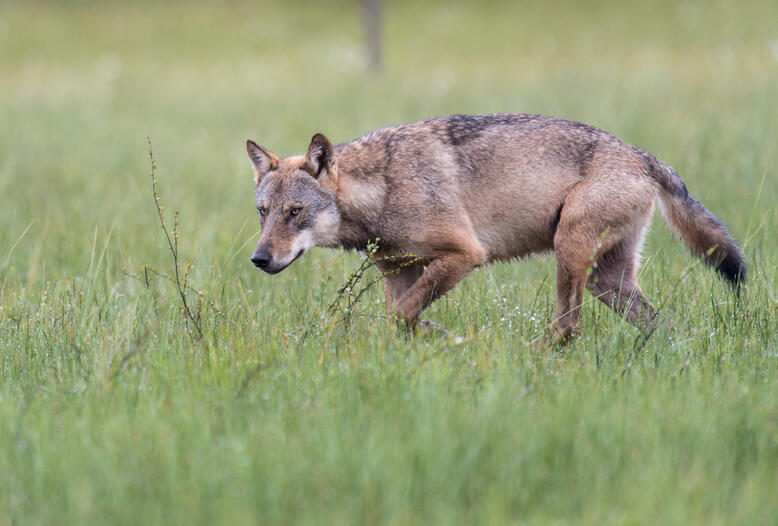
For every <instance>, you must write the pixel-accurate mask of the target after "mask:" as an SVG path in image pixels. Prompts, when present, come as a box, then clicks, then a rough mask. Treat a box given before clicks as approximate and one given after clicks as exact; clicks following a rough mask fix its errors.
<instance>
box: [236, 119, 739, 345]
mask: <svg viewBox="0 0 778 526" xmlns="http://www.w3.org/2000/svg"><path fill="white" fill-rule="evenodd" d="M246 146H247V150H248V156H249V159H250V161H251V165H252V167H253V171H254V182H255V185H256V186H255V194H256V202H257V211H258V214H259V220H260V223H261V229H262V233H261V236H260V239H259V244H258V246H257V249H256V251H255V252H254V254H253V256H252V257H251V261H252V262H253V263H254V265H256V266H257V267H259V268H260V269H262V270H263V271H265V272H267V273H269V274H276V273H278V272H281V271H282V270H283V269H285V268H286V267H288V266H289V265H290V264H291V263H292V262H293V261H295V260H296V259H297V258H299V257H300V256H302V255H303V254H305V252H307V251H308V250H309V249H310V248H312V247H315V246H319V247H328V248H336V247H343V248H345V249H356V250H365V249H366V247H367V245H368V243H370V242H372V241H374V240H377V239H378V240H380V241H379V247H380V248H379V249H378V253H377V254H375V256H374V257H376V261H377V266H378V267H379V269H380V270H381V272H382V273H384V274H385V284H384V285H385V294H386V303H387V308H388V311H389V312H390V313H392V314H393V315H396V316H398V317H399V318H401V319H402V320H404V321H405V322H406V323H407V324H408V325H409V326H410V327H415V326H416V323H417V322H418V320H419V316H420V314H421V312H422V311H423V310H424V309H425V308H426V307H428V306H429V305H430V303H432V302H433V301H435V300H436V299H438V298H440V297H441V296H443V295H444V294H446V293H447V292H448V291H449V290H451V289H452V288H453V287H454V286H455V285H456V284H457V283H459V282H460V281H461V280H462V279H463V278H464V277H465V276H467V275H468V274H469V273H470V272H471V271H473V270H474V269H476V268H478V267H480V266H482V265H486V264H488V263H491V262H494V261H510V260H515V259H518V258H523V257H525V256H528V255H530V254H534V253H539V252H547V251H553V252H554V253H555V255H556V263H557V275H556V288H557V304H556V309H555V313H554V319H553V322H552V324H551V331H550V333H551V334H550V335H551V336H552V338H553V339H554V340H555V341H557V342H565V341H566V340H567V339H568V338H569V337H570V336H571V335H573V334H575V333H576V332H577V330H578V326H579V322H580V318H581V305H582V302H583V296H584V291H585V290H586V289H588V290H589V291H590V292H591V293H592V294H593V295H594V296H595V297H596V298H597V299H599V300H601V301H603V302H605V303H606V304H607V305H608V306H610V307H611V308H612V309H613V310H614V311H616V312H617V313H618V314H620V315H623V316H626V318H627V319H628V320H629V321H630V322H631V323H633V324H634V325H636V326H637V327H638V328H640V329H641V330H643V331H644V332H645V333H646V334H650V333H651V331H652V330H653V329H654V328H655V326H656V321H657V311H656V309H655V308H654V307H653V306H652V305H651V303H650V302H649V301H648V300H647V299H646V297H645V296H644V294H643V291H642V290H641V288H640V286H639V284H638V280H637V275H638V267H639V263H640V261H639V260H640V250H641V244H642V240H643V235H644V232H645V230H646V226H647V225H648V223H649V221H650V219H651V216H652V214H653V211H654V204H655V201H657V197H658V202H659V205H660V209H661V210H662V212H663V215H664V217H665V219H666V221H667V223H668V224H669V226H670V227H671V229H672V230H674V231H675V232H676V233H677V234H678V235H679V236H680V238H681V239H682V240H683V241H684V243H685V244H686V245H687V246H688V247H689V249H690V250H691V251H692V253H694V254H695V255H696V256H698V257H700V258H702V260H703V261H704V262H705V263H707V264H708V265H710V266H711V267H713V268H714V269H716V270H717V271H718V272H719V273H720V274H721V276H723V278H725V279H726V280H728V281H729V282H730V283H731V284H732V285H733V286H734V288H735V289H736V290H737V291H739V290H740V286H741V284H742V283H744V281H745V278H746V264H745V262H744V257H743V252H742V251H741V249H740V248H739V247H738V246H737V244H736V243H735V241H734V240H733V238H732V236H731V235H730V233H729V231H728V230H727V228H726V227H725V226H724V225H723V224H722V223H721V221H719V220H718V219H717V218H716V216H714V215H713V214H712V213H711V212H710V211H709V210H708V209H707V208H705V207H704V206H703V205H702V204H701V203H700V202H699V201H698V200H697V199H695V198H694V197H692V195H691V194H690V193H689V192H688V190H687V188H686V185H685V184H684V183H683V181H681V179H680V178H679V176H678V174H677V173H676V172H675V171H674V170H673V169H672V168H671V167H670V166H668V165H667V164H665V163H664V162H662V161H660V160H659V159H657V158H656V157H655V156H654V155H652V154H650V153H648V152H647V151H645V150H643V149H641V148H638V147H636V146H633V145H631V144H628V143H627V142H625V141H622V140H621V139H618V138H617V137H615V136H613V135H611V134H610V133H608V132H606V131H604V130H601V129H598V128H596V127H594V126H591V125H588V124H584V123H580V122H573V121H569V120H564V119H560V118H554V117H549V116H544V115H530V114H494V115H480V116H474V115H450V116H443V117H433V118H430V119H426V120H422V121H418V122H413V123H409V124H402V125H398V126H391V127H386V128H381V129H378V130H374V131H371V132H369V133H367V134H366V135H364V136H362V137H360V138H358V139H355V140H353V141H350V142H345V143H342V144H338V145H337V146H333V145H332V143H331V142H330V141H329V140H328V139H327V137H325V136H324V135H323V134H321V133H317V134H315V135H314V136H313V138H312V139H311V142H310V145H309V146H308V151H307V152H306V153H305V154H304V155H296V156H291V157H283V158H279V157H278V156H276V155H275V154H273V153H271V152H270V151H269V150H267V149H265V148H263V147H262V146H259V145H258V144H256V143H255V142H253V141H251V140H249V141H247V143H246ZM411 255H412V256H411ZM385 256H390V257H385Z"/></svg>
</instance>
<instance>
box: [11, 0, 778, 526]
mask: <svg viewBox="0 0 778 526" xmlns="http://www.w3.org/2000/svg"><path fill="white" fill-rule="evenodd" d="M385 3H386V4H387V9H386V13H385V15H386V27H385V30H386V31H385V45H386V50H385V51H386V57H385V58H386V63H385V72H384V74H383V75H370V74H367V73H365V72H364V68H363V64H362V57H363V50H362V35H361V29H360V17H359V15H360V12H359V10H358V9H357V2H356V1H354V2H340V3H330V2H310V3H307V2H306V3H291V2H281V1H279V2H277V3H270V2H264V1H256V2H245V3H244V2H217V3H214V4H202V3H197V2H194V3H193V2H186V3H184V2H181V3H178V2H167V3H164V4H163V3H152V2H140V3H137V2H133V3H130V2H127V3H126V4H123V3H119V2H99V3H97V2H95V3H88V2H75V1H74V2H64V1H63V2H61V3H58V4H55V3H42V2H36V1H33V2H21V1H20V2H2V1H0V123H1V124H0V525H4V524H187V523H199V524H267V523H280V524H397V525H401V524H502V523H529V524H546V523H557V524H688V523H700V524H703V523H704V524H778V519H777V518H776V517H778V343H776V335H777V334H778V297H777V294H778V243H776V241H775V235H776V231H778V230H777V229H778V205H776V196H778V171H777V168H776V166H778V140H777V139H776V137H778V26H776V24H775V21H776V20H778V4H777V3H776V2H774V1H771V0H764V1H741V2H734V1H718V2H703V1H695V0H686V1H678V2H671V1H657V2H644V3H640V4H638V3H635V4H634V5H633V3H630V2H615V1H614V2H600V1H595V2H572V1H570V2H561V3H552V2H545V3H544V2H532V3H527V4H526V5H521V3H518V2H515V3H513V2H511V3H508V2H506V3H498V2H488V3H483V4H477V3H465V2H456V3H451V4H433V3H428V2H420V3H417V2H389V1H387V2H385ZM491 112H528V113H544V114H551V115H555V116H561V117H565V118H569V119H575V120H582V121H586V122H590V123H592V124H594V125H597V126H599V127H601V128H604V129H606V130H608V131H610V132H612V133H614V134H616V135H618V136H620V137H622V138H624V139H625V140H627V141H629V142H632V143H634V144H636V145H639V146H642V147H644V148H646V149H648V150H649V151H651V152H653V153H655V154H656V155H657V156H659V157H660V158H662V159H663V160H665V161H666V162H668V163H669V164H671V165H672V166H673V167H674V168H675V169H676V170H677V171H678V172H679V174H680V175H681V177H682V178H683V179H684V180H685V181H686V183H687V185H688V187H689V189H690V191H691V192H692V193H693V194H694V195H695V196H696V197H698V198H699V199H700V200H701V201H702V202H703V203H705V204H706V205H707V206H708V207H709V208H710V209H711V210H712V211H713V212H714V213H715V214H717V215H718V216H719V217H720V218H721V219H722V220H723V221H724V222H725V223H726V224H727V225H728V226H729V227H730V229H731V230H732V232H733V234H734V235H735V237H736V238H737V239H738V240H739V242H740V243H741V245H742V246H744V247H745V252H746V255H747V259H748V263H749V266H750V279H749V284H748V287H747V290H746V292H745V294H744V296H743V298H742V300H740V301H736V300H735V298H734V296H733V295H732V294H731V293H730V292H729V290H728V288H727V286H726V285H725V284H724V283H722V282H721V281H719V280H718V279H717V277H716V276H715V274H714V273H713V272H711V271H709V270H707V269H705V268H704V267H702V266H701V265H700V264H699V263H697V261H696V260H695V259H693V258H692V256H691V255H689V253H688V251H687V250H686V249H685V248H684V247H683V245H682V244H681V243H679V242H678V241H676V240H675V239H674V238H673V237H672V236H671V235H670V234H669V232H668V230H667V229H666V228H665V227H664V225H663V220H662V219H661V218H660V217H659V216H657V217H655V225H654V228H653V229H652V230H651V232H650V233H649V235H648V237H647V242H646V245H645V250H644V261H645V264H644V267H643V270H642V273H641V283H642V285H643V288H644V290H645V291H646V293H647V295H648V296H649V297H650V298H651V299H652V300H653V301H654V302H655V303H656V304H658V305H660V306H661V309H662V312H663V313H664V314H665V315H666V316H668V317H671V318H672V319H673V320H674V322H675V329H674V330H672V331H670V330H669V329H663V330H661V331H659V332H658V333H657V334H656V335H655V336H654V337H653V338H652V339H650V340H649V341H648V343H647V344H646V345H645V347H642V346H641V340H640V338H639V335H638V334H637V332H636V331H635V330H634V329H633V328H632V327H631V326H629V325H628V324H626V323H625V322H624V321H623V320H621V319H619V318H618V317H617V316H615V315H614V314H613V313H612V312H611V311H609V310H608V309H607V308H605V307H604V306H602V305H600V304H599V302H596V303H595V302H594V301H593V300H592V299H591V296H587V304H586V306H585V308H584V324H585V325H584V327H583V330H582V333H581V335H580V336H579V337H578V338H577V339H576V340H575V341H573V342H572V343H571V344H570V345H569V346H568V347H567V348H566V349H565V351H564V352H562V353H558V352H554V351H552V350H551V349H550V348H547V347H546V348H544V347H543V346H532V345H529V342H531V341H532V340H534V339H535V338H537V337H538V336H540V335H542V334H543V333H544V331H545V330H546V327H547V326H548V324H549V322H550V321H551V315H552V311H553V305H554V301H555V291H554V281H555V266H554V259H553V256H552V255H548V256H545V257H539V258H532V259H529V260H526V261H522V262H519V263H516V264H513V265H494V266H490V267H488V268H484V269H480V270H478V271H477V272H475V273H474V274H473V275H471V276H470V277H468V278H467V279H466V280H465V282H464V283H463V284H461V285H460V286H459V287H458V288H456V289H455V290H454V291H453V292H452V293H450V294H449V295H448V296H446V297H445V298H444V299H442V300H441V301H439V302H437V303H436V304H435V305H434V306H433V307H432V308H431V309H430V310H429V311H427V312H426V313H425V318H426V319H429V320H433V321H435V322H437V323H439V324H440V325H442V326H443V327H445V328H446V329H447V330H448V331H449V332H450V335H445V334H443V333H441V332H436V331H422V332H420V333H419V334H418V335H416V336H408V335H406V334H405V333H404V332H403V331H402V330H401V329H399V328H398V327H397V326H396V325H394V324H392V323H390V322H388V321H387V320H386V319H384V318H383V317H382V316H383V314H384V306H383V294H382V291H381V289H382V287H381V286H380V285H378V286H376V287H373V288H371V289H369V290H368V292H367V294H366V295H365V296H364V297H363V298H362V300H361V301H360V302H359V304H358V305H357V307H356V309H355V311H354V313H355V314H356V315H355V316H353V317H352V319H351V323H349V324H346V323H337V324H335V323H333V322H334V321H336V320H337V319H338V317H339V316H340V314H339V313H336V314H335V315H327V314H326V312H325V311H326V309H327V306H328V305H330V303H331V302H332V301H333V300H334V299H335V297H336V295H337V291H338V289H339V287H340V286H341V285H342V284H343V283H344V281H345V280H346V279H347V278H348V276H349V275H350V274H351V273H352V272H353V271H354V269H356V268H357V267H358V266H359V264H360V256H359V255H358V254H354V253H344V252H332V251H324V250H314V251H312V252H311V253H310V254H308V255H306V256H305V257H304V258H302V259H301V260H299V261H298V262H296V263H295V264H294V265H293V266H292V267H291V268H289V269H288V270H286V271H285V272H284V273H282V274H280V275H278V276H275V277H270V276H267V275H265V274H262V273H259V272H257V271H256V269H254V268H253V266H252V265H251V264H250V262H249V257H250V255H251V252H252V251H253V248H254V245H255V243H256V240H257V238H258V228H259V225H258V222H257V220H256V212H255V203H254V201H253V185H252V174H251V169H250V167H249V164H248V161H247V159H246V153H245V147H244V144H245V140H246V138H249V137H250V138H253V139H255V140H257V141H258V142H260V143H261V144H263V145H266V146H267V147H268V148H270V149H272V150H274V151H276V152H277V153H279V154H292V153H299V152H301V151H303V150H304V148H306V147H307V144H308V141H309V139H310V137H311V135H312V134H313V133H314V132H317V131H321V132H324V133H326V134H327V135H328V136H329V137H330V138H331V139H332V140H333V141H338V142H339V141H345V140H348V139H351V138H354V137H356V136H358V135H361V134H362V133H364V132H366V131H368V130H370V129H373V128H376V127H380V126H384V125H388V124H393V123H399V122H405V121H411V120H416V119H420V118H424V117H428V116H431V115H438V114H447V113H491ZM147 135H148V136H151V138H152V140H153V144H154V156H155V158H156V159H157V162H158V166H157V178H158V183H159V191H160V194H161V198H162V202H163V204H164V205H165V207H166V208H165V216H166V219H167V221H168V223H172V221H173V209H174V207H175V205H176V204H177V203H179V204H180V226H179V232H178V233H179V243H180V256H181V259H182V261H183V265H184V266H186V264H188V263H189V262H193V263H194V266H193V269H192V271H191V274H190V276H189V283H190V284H191V286H192V287H194V288H196V289H198V290H201V291H202V292H203V294H204V299H203V300H202V301H201V302H198V299H197V297H196V296H195V295H194V294H191V293H190V294H189V301H190V302H192V303H193V305H194V308H195V309H197V308H198V307H197V305H198V304H199V305H200V307H199V308H200V309H201V310H200V323H201V326H202V332H203V338H202V339H201V340H198V339H197V338H196V334H195V331H194V329H193V328H192V325H191V323H190V324H187V323H186V320H185V319H184V317H183V315H182V310H181V301H180V299H179V296H178V292H177V290H176V288H175V286H174V285H172V284H171V283H169V282H168V281H166V280H164V279H162V278H159V277H157V276H155V274H154V273H153V272H150V271H148V270H144V269H147V268H148V267H151V268H154V269H157V270H158V271H160V272H164V273H168V274H169V273H171V272H172V266H171V258H170V253H169V251H168V249H167V244H166V241H165V238H164V235H163V233H162V231H161V229H160V227H159V220H158V218H157V215H156V211H155V207H154V199H153V197H152V193H151V181H150V178H149V159H148V147H147V145H146V136H147ZM128 274H132V275H135V276H139V277H142V280H141V281H138V280H136V279H134V278H132V277H129V276H128ZM146 276H148V283H146V282H145V279H146ZM374 277H375V273H374V272H373V271H368V273H367V275H366V276H365V278H364V279H363V281H362V283H363V284H366V283H367V282H368V281H369V280H370V279H373V278H374ZM312 323H318V326H314V327H312V328H309V329H308V330H305V329H304V328H305V327H306V325H309V324H312Z"/></svg>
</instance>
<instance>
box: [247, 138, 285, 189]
mask: <svg viewBox="0 0 778 526" xmlns="http://www.w3.org/2000/svg"><path fill="white" fill-rule="evenodd" d="M246 150H247V151H248V152H249V160H250V161H251V166H252V167H253V168H254V180H255V181H256V182H257V183H259V181H260V180H261V179H262V177H264V175H265V174H266V173H268V172H269V171H271V170H275V169H276V168H278V157H276V156H275V155H273V154H272V153H270V152H269V151H267V150H265V149H264V148H263V147H261V146H260V145H258V144H257V143H255V142H254V141H251V140H248V141H246Z"/></svg>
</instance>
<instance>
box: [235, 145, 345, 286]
mask: <svg viewBox="0 0 778 526" xmlns="http://www.w3.org/2000/svg"><path fill="white" fill-rule="evenodd" d="M246 148H247V149H248V154H249V159H250V160H251V165H252V166H253V167H254V175H255V181H256V185H257V186H256V190H255V192H256V196H257V212H258V214H259V222H260V224H261V225H262V235H261V236H260V238H259V245H258V246H257V250H256V252H254V255H253V256H252V257H251V261H252V262H253V263H254V265H256V266H257V267H258V268H260V269H262V270H264V271H265V272H267V273H268V274H277V273H278V272H281V271H282V270H284V269H285V268H286V267H288V266H289V265H290V264H291V263H292V262H293V261H294V260H295V259H297V258H299V257H300V256H302V255H303V254H304V253H305V252H306V251H308V249H309V248H311V247H314V246H334V245H336V244H337V237H338V227H339V225H340V214H339V213H338V208H337V205H336V202H335V190H336V189H337V179H338V171H337V165H336V162H335V150H334V148H333V147H332V144H331V143H330V141H329V140H327V138H326V137H325V136H324V135H322V134H320V133H317V134H316V135H314V136H313V139H311V145H310V146H309V147H308V153H306V154H305V155H300V156H294V157H284V158H283V159H279V158H278V157H276V156H275V155H273V154H272V153H270V152H269V151H268V150H266V149H264V148H262V147H261V146H259V145H257V144H256V143H255V142H253V141H247V142H246Z"/></svg>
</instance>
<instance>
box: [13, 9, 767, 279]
mask: <svg viewBox="0 0 778 526" xmlns="http://www.w3.org/2000/svg"><path fill="white" fill-rule="evenodd" d="M371 5H372V6H373V7H372V8H371V7H370V6H371ZM366 8H367V9H366ZM371 9H372V10H371ZM376 9H377V11H376ZM370 12H373V13H376V12H378V13H379V14H378V16H377V17H374V18H369V17H368V18H366V13H370ZM777 20H778V4H777V3H776V2H774V1H771V0H764V1H760V0H749V1H726V0H721V1H696V0H659V1H653V2H625V1H591V2H578V1H557V2H547V1H543V2H540V1H539V2H498V1H489V2H424V1H422V2H418V1H391V2H388V1H385V2H383V5H381V2H378V1H377V0H364V1H363V2H359V1H358V0H353V1H333V2H313V1H311V2H288V1H277V2H275V1H266V0H256V1H218V2H217V1H214V2H206V1H186V2H178V1H169V2H144V1H140V2H138V1H135V2H115V1H100V2H89V1H61V2H53V1H51V2H46V1H37V0H27V1H19V2H14V1H10V2H9V1H3V2H0V122H2V127H0V263H1V262H2V259H3V258H6V256H9V257H8V260H7V262H6V268H5V272H6V274H7V277H8V278H9V279H16V280H20V282H23V283H27V284H31V283H36V282H40V281H41V280H45V279H56V278H58V277H62V276H67V275H78V274H81V273H83V272H84V269H86V268H87V267H88V265H89V263H90V260H91V258H93V252H94V251H93V250H92V247H93V246H94V245H95V242H97V246H98V247H102V246H104V247H105V255H106V262H107V264H108V268H109V275H111V271H112V270H111V269H113V271H116V270H117V269H119V268H120V267H129V268H136V267H137V263H138V261H139V260H143V261H149V262H151V263H153V262H155V261H156V259H155V258H157V257H159V256H161V257H164V256H165V254H164V253H162V254H159V252H160V251H159V250H157V248H160V247H162V245H161V241H162V238H161V237H160V233H159V232H158V230H157V227H156V223H155V221H156V216H155V213H154V209H153V201H152V200H151V199H150V189H149V179H148V158H147V147H146V143H145V140H146V139H145V137H146V136H147V135H148V136H151V138H152V140H153V144H154V153H155V156H156V158H157V159H158V161H159V171H158V176H159V179H160V191H161V192H162V195H163V199H164V200H165V202H166V203H167V204H168V207H171V208H172V206H173V205H174V204H175V203H180V205H181V214H182V223H183V225H182V237H184V239H186V249H187V251H188V255H189V256H192V257H198V258H201V259H200V261H201V262H205V263H206V264H209V265H211V264H213V265H217V266H220V268H221V269H226V267H225V266H226V265H227V264H228V262H231V263H230V265H232V264H234V265H235V267H233V268H232V270H231V272H238V273H239V274H240V275H241V276H243V274H244V273H246V275H249V274H248V273H249V272H252V270H253V269H251V268H250V267H249V266H248V265H246V260H247V259H248V257H249V254H250V252H251V250H252V248H253V247H252V246H251V245H252V244H253V241H249V242H248V245H246V248H245V249H244V250H243V252H241V253H240V254H239V255H236V256H235V258H233V259H230V258H232V257H233V255H234V249H235V247H240V246H242V245H243V244H244V243H246V242H247V240H249V239H250V238H251V236H254V235H255V234H256V232H257V230H258V224H257V222H256V218H255V211H254V202H253V195H252V181H251V177H252V176H251V170H250V169H249V166H248V162H247V160H246V159H245V148H244V144H245V140H246V139H247V138H252V139H254V140H255V141H257V142H259V143H260V144H262V145H264V146H266V147H267V148H268V149H270V150H272V151H274V152H276V153H278V154H279V155H286V154H293V153H299V152H302V151H303V150H304V149H305V147H306V145H307V144H308V141H309V139H310V137H311V136H312V135H313V134H314V133H315V132H323V133H325V134H326V135H327V136H328V137H330V139H331V140H332V141H333V142H343V141H347V140H350V139H352V138H355V137H357V136H359V135H361V134H363V133H365V132H367V131H369V130H371V129H374V128H377V127H381V126H386V125H390V124H396V123H401V122H406V121H412V120H416V119H422V118H425V117H429V116H433V115H440V114H449V113H473V114H477V113H492V112H527V113H544V114H550V115H554V116H559V117H564V118H568V119H573V120H581V121H586V122H589V123H591V124H594V125H596V126H599V127H601V128H604V129H606V130H608V131H610V132H612V133H614V134H615V135H617V136H619V137H621V138H624V139H625V140H627V141H629V142H632V143H633V144H636V145H638V146H641V147H644V148H646V149H648V150H649V151H651V152H653V153H654V154H656V155H657V156H658V157H660V158H661V159H663V160H665V161H666V162H668V163H669V164H671V165H672V166H674V167H675V168H676V170H677V171H678V172H679V173H680V174H681V176H682V178H683V179H684V180H685V181H686V182H687V183H688V185H689V187H690V189H691V191H692V192H693V193H694V194H696V195H697V196H698V197H699V198H700V199H701V200H702V201H703V202H704V203H706V204H707V205H709V206H710V208H711V209H712V210H713V211H714V212H715V213H716V214H718V215H719V216H720V217H721V218H722V219H723V220H724V221H725V222H726V223H727V224H729V225H730V226H731V227H732V230H733V232H734V233H735V236H736V237H737V238H738V239H739V240H741V241H743V240H744V239H745V238H746V236H749V235H751V234H752V233H753V232H754V231H755V230H756V228H757V227H758V225H759V223H760V221H766V223H765V224H766V227H765V228H768V227H770V226H772V227H774V226H775V224H776V219H775V209H774V206H773V204H772V199H774V197H775V195H776V190H778V181H776V179H778V178H776V176H775V175H776V174H775V166H776V160H777V157H776V144H777V141H776V136H778V135H777V133H776V132H778V23H776V21H777ZM371 43H372V45H373V46H374V49H375V46H378V48H380V52H379V53H378V54H376V55H373V57H374V58H373V59H372V60H371V58H370V57H371ZM762 183H763V188H762V197H761V200H757V195H758V194H759V190H760V185H762ZM28 227H29V229H28V230H26V229H27V228H28ZM25 230H26V234H25V235H24V236H23V238H21V240H20V236H21V234H22V233H23V232H25ZM655 235H660V236H663V235H664V229H662V233H660V234H652V236H655ZM17 241H19V242H18V243H17ZM15 244H16V245H15ZM14 245H15V246H14ZM11 247H14V248H13V252H12V253H11ZM751 248H752V249H755V248H758V247H757V245H754V244H753V243H752V244H751ZM231 250H232V251H231ZM681 250H682V249H681ZM772 254H773V256H774V255H775V253H774V251H772ZM326 257H331V256H326ZM251 276H252V277H253V274H251Z"/></svg>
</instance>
